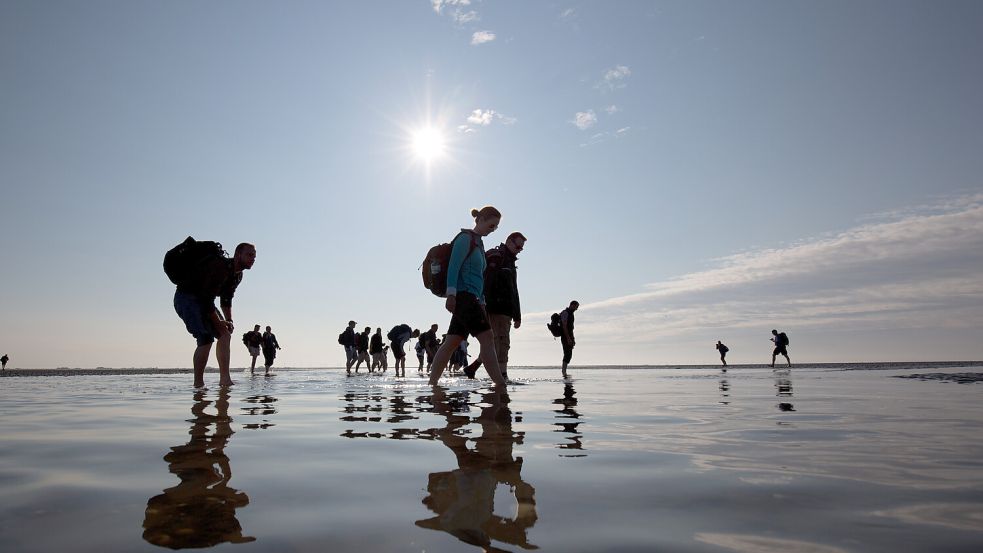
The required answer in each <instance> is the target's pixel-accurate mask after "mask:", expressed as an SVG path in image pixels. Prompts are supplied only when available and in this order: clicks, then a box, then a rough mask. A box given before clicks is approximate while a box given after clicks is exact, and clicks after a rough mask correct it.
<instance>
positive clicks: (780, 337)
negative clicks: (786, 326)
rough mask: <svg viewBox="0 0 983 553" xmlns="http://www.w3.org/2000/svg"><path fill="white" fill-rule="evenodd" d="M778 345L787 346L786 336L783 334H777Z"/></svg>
mask: <svg viewBox="0 0 983 553" xmlns="http://www.w3.org/2000/svg"><path fill="white" fill-rule="evenodd" d="M778 344H779V345H782V346H787V345H788V335H787V334H785V333H784V332H779V333H778Z"/></svg>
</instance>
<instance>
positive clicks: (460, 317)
mask: <svg viewBox="0 0 983 553" xmlns="http://www.w3.org/2000/svg"><path fill="white" fill-rule="evenodd" d="M486 330H491V324H489V322H488V315H486V314H485V308H484V306H482V305H481V303H480V302H479V301H478V298H477V297H476V296H475V295H474V294H469V293H468V292H458V293H457V303H456V304H455V305H454V316H452V317H451V324H450V326H449V327H448V328H447V335H448V336H464V337H467V336H468V334H470V335H471V336H474V337H476V338H477V337H478V335H479V334H481V333H482V332H484V331H486Z"/></svg>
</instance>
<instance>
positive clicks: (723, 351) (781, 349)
mask: <svg viewBox="0 0 983 553" xmlns="http://www.w3.org/2000/svg"><path fill="white" fill-rule="evenodd" d="M770 340H771V342H772V343H774V344H775V349H773V350H772V352H771V365H769V366H770V367H774V366H775V358H776V357H778V356H779V355H781V356H783V357H785V361H786V362H787V363H788V366H789V367H791V366H792V360H791V359H789V357H788V334H785V333H784V332H779V331H778V330H776V329H772V330H771V338H770ZM716 348H717V351H718V352H720V362H721V363H723V364H724V366H725V367H726V366H727V359H726V357H727V352H728V351H730V348H728V347H727V346H725V345H724V344H723V342H721V341H720V340H717V345H716Z"/></svg>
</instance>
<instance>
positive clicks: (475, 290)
mask: <svg viewBox="0 0 983 553" xmlns="http://www.w3.org/2000/svg"><path fill="white" fill-rule="evenodd" d="M471 216H472V217H474V228H472V229H461V232H460V233H459V234H458V235H457V237H455V238H454V241H453V243H452V248H451V255H450V259H449V261H448V264H447V292H446V296H447V299H446V300H445V301H444V307H445V308H447V311H449V312H450V313H451V314H452V316H451V323H450V326H449V327H448V329H447V339H446V340H444V343H443V344H441V345H440V348H439V349H438V350H437V354H436V355H435V356H434V362H433V366H432V368H431V371H430V385H431V386H436V385H437V382H439V380H440V374H441V373H442V372H444V368H445V367H446V366H447V361H448V360H449V359H450V357H451V354H452V353H454V350H456V349H457V348H458V346H459V345H460V344H461V342H462V341H464V340H465V339H466V338H467V336H468V335H469V334H470V335H472V336H474V337H475V338H477V340H478V344H479V345H480V346H481V353H480V354H479V355H480V356H481V360H482V362H484V364H485V370H487V371H488V375H489V376H490V377H491V379H492V380H493V381H494V382H495V384H496V385H497V386H500V387H502V388H504V387H505V378H503V377H502V372H501V370H499V368H498V357H497V356H496V355H495V343H494V334H493V333H492V329H491V324H490V323H489V322H488V315H487V314H486V313H485V306H484V303H485V302H484V287H485V279H484V273H485V268H486V262H485V246H484V244H483V243H482V242H481V239H482V237H485V236H488V235H489V234H491V233H492V232H494V231H495V229H497V228H498V224H499V223H500V222H501V220H502V213H501V212H500V211H499V210H497V209H495V208H494V207H492V206H490V205H489V206H485V207H483V208H481V209H480V210H478V209H472V210H471ZM465 374H467V375H468V378H474V374H475V373H474V371H470V372H469V371H467V369H465Z"/></svg>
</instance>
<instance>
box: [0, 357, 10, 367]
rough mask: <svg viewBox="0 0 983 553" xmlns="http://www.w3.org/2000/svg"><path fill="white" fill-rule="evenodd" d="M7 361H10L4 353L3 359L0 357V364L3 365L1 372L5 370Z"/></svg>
mask: <svg viewBox="0 0 983 553" xmlns="http://www.w3.org/2000/svg"><path fill="white" fill-rule="evenodd" d="M7 361H10V358H9V357H7V354H6V353H5V354H3V357H0V363H3V370H7Z"/></svg>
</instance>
